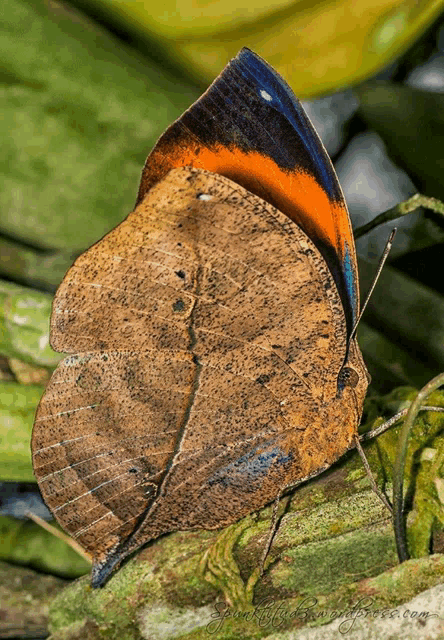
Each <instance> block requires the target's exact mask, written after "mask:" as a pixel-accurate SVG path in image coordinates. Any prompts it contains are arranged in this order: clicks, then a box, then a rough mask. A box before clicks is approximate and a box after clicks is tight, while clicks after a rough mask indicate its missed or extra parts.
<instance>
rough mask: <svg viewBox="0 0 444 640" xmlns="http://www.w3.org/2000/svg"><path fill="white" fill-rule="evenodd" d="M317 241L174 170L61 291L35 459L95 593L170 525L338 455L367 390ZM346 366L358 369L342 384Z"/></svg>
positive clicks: (238, 508)
mask: <svg viewBox="0 0 444 640" xmlns="http://www.w3.org/2000/svg"><path fill="white" fill-rule="evenodd" d="M346 340H347V338H346V326H345V319H344V312H343V308H342V304H341V300H340V297H339V295H338V292H337V289H336V286H335V283H334V280H333V278H332V276H331V273H330V271H329V269H328V267H327V265H326V263H325V261H324V259H323V258H322V256H321V254H320V253H319V251H318V250H317V249H316V247H315V246H314V244H313V243H312V242H311V241H310V239H309V238H308V237H307V236H306V235H305V233H304V232H303V231H301V229H300V228H299V227H298V226H297V225H296V224H295V223H293V222H292V221H291V220H289V219H288V218H287V217H286V216H285V215H284V214H282V213H281V212H279V211H278V210H276V209H275V208H274V207H273V206H271V205H269V204H267V203H266V202H265V201H263V200H262V199H260V198H259V197H257V196H255V195H253V194H251V193H250V192H248V191H246V190H245V189H243V188H242V187H240V186H238V185H236V184H235V183H233V182H231V181H230V180H229V179H227V178H224V177H222V176H219V175H216V174H213V173H209V172H206V171H202V170H197V169H190V168H181V169H174V170H172V171H171V172H170V173H169V174H168V175H167V176H166V177H165V178H164V179H163V180H162V181H161V182H160V183H159V184H157V185H156V186H155V187H153V188H152V189H151V190H150V191H149V192H148V193H147V194H146V196H145V198H144V199H143V201H142V202H141V203H140V205H139V206H138V207H137V208H136V209H135V211H134V212H133V213H131V214H130V215H129V216H128V218H127V219H126V220H125V221H124V222H123V223H122V224H121V225H119V226H118V227H117V228H116V229H115V230H114V231H112V232H111V233H109V234H108V235H107V236H105V238H103V239H102V240H101V241H100V242H98V243H97V244H96V245H94V246H93V247H92V248H91V249H89V251H87V252H86V253H84V254H83V255H82V256H81V257H80V258H79V259H78V260H77V261H76V263H75V264H74V266H73V267H72V268H71V269H70V271H69V272H68V274H67V275H66V277H65V279H64V281H63V283H62V285H61V286H60V289H59V291H58V293H57V295H56V298H55V301H54V306H53V314H52V320H51V344H52V346H53V347H54V348H55V349H56V350H58V351H64V352H67V353H72V354H75V355H72V356H69V357H67V358H66V359H65V360H64V361H63V362H62V363H60V364H59V366H58V368H57V370H56V371H55V373H54V375H53V377H52V379H51V381H50V383H49V385H48V387H47V390H46V393H45V395H44V396H43V398H42V401H41V403H40V406H39V409H38V412H37V416H36V421H35V427H34V432H33V441H32V448H33V462H34V471H35V474H36V477H37V479H38V482H39V485H40V489H41V491H42V494H43V496H44V499H45V501H46V503H47V504H48V506H49V507H50V509H51V510H52V512H53V513H54V515H55V517H56V518H57V519H58V521H59V522H60V524H61V525H62V526H63V527H64V529H65V530H66V531H67V532H68V533H70V534H71V535H72V536H73V537H74V538H75V539H76V540H77V541H78V542H79V543H80V544H81V545H82V546H83V547H84V548H85V549H86V550H87V551H89V552H90V553H92V554H93V556H94V565H95V567H94V569H93V582H94V583H95V584H100V583H101V582H102V581H103V579H104V578H105V577H106V575H107V574H108V573H109V572H110V570H111V569H112V567H113V566H115V565H117V564H118V563H119V562H120V561H121V560H122V559H123V558H124V557H125V556H126V555H128V554H129V553H130V552H131V551H134V550H135V549H137V548H138V547H140V546H141V545H143V544H144V543H146V542H148V541H149V540H151V539H153V538H156V537H157V536H159V535H161V534H163V533H166V532H169V531H174V530H179V529H183V530H185V529H194V528H203V529H215V528H218V527H222V526H225V525H228V524H230V523H232V522H235V521H236V520H238V519H239V518H241V517H242V516H244V515H246V514H248V513H250V512H252V511H254V510H256V509H258V508H259V507H261V506H263V505H264V504H266V503H268V502H270V501H271V500H273V499H274V498H275V497H276V496H277V495H278V493H279V492H280V490H281V489H282V488H283V487H285V486H288V485H293V484H297V483H299V482H300V481H301V480H303V479H305V478H307V477H309V476H312V475H316V474H317V473H319V472H320V471H322V470H323V469H325V468H326V467H328V466H329V465H331V464H332V463H333V462H334V461H335V460H337V459H338V458H339V457H340V456H341V455H342V454H343V453H344V452H345V451H346V449H347V448H348V447H349V446H350V444H351V442H352V438H353V436H354V434H355V433H356V430H357V425H358V423H359V420H360V417H361V411H362V403H363V399H364V396H365V392H366V389H367V384H368V383H367V376H366V369H365V365H364V363H363V361H362V356H361V354H360V351H359V348H358V346H357V343H356V341H355V340H354V339H353V340H352V343H351V345H350V350H349V355H348V359H347V361H346V362H345V363H344V358H345V356H346ZM344 364H345V366H346V367H349V368H351V369H353V370H354V371H355V373H351V372H349V375H347V376H344V381H345V386H344V388H343V390H342V393H338V375H339V372H340V371H341V368H342V366H343V365H344Z"/></svg>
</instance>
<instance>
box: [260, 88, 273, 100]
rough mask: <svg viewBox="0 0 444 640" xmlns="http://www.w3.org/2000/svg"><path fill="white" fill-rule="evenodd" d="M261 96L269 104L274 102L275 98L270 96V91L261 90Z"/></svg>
mask: <svg viewBox="0 0 444 640" xmlns="http://www.w3.org/2000/svg"><path fill="white" fill-rule="evenodd" d="M260 94H261V97H262V98H263V99H264V100H266V101H267V102H271V101H272V100H273V98H272V97H271V96H270V94H269V93H268V91H265V89H261V91H260Z"/></svg>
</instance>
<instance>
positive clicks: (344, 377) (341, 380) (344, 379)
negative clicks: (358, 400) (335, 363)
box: [338, 367, 359, 393]
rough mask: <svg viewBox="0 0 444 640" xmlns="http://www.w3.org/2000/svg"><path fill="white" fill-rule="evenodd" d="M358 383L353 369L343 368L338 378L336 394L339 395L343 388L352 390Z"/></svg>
mask: <svg viewBox="0 0 444 640" xmlns="http://www.w3.org/2000/svg"><path fill="white" fill-rule="evenodd" d="M358 382H359V376H358V374H357V373H356V371H355V370H354V369H351V368H350V367H343V368H342V369H341V370H340V372H339V376H338V392H339V393H340V392H341V391H342V390H343V389H344V388H345V387H351V388H352V389H354V388H355V387H356V386H357V384H358Z"/></svg>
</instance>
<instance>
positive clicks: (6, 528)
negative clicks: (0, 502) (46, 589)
mask: <svg viewBox="0 0 444 640" xmlns="http://www.w3.org/2000/svg"><path fill="white" fill-rule="evenodd" d="M52 524H53V526H55V527H56V528H57V529H59V527H58V525H57V524H55V523H52ZM0 540H1V543H0V560H5V561H7V562H12V563H14V564H20V565H24V566H28V567H32V568H33V569H38V570H39V571H44V572H46V573H53V574H55V575H58V576H61V577H64V578H77V577H78V576H82V575H84V574H85V573H88V572H89V570H90V565H89V563H88V562H87V561H86V560H85V559H84V558H82V557H81V556H80V555H79V554H78V553H77V552H76V551H74V550H73V549H72V548H71V547H70V546H69V545H68V544H67V543H66V542H65V541H64V540H61V539H60V538H57V537H56V536H54V535H53V534H52V533H50V532H49V531H46V530H45V529H42V527H40V526H39V525H37V524H36V523H35V522H33V521H32V520H18V519H17V518H11V517H9V516H0Z"/></svg>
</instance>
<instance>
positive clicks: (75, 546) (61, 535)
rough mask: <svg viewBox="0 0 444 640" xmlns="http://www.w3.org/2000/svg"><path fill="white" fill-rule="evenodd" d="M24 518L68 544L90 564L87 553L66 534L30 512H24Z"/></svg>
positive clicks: (90, 560) (89, 557)
mask: <svg viewBox="0 0 444 640" xmlns="http://www.w3.org/2000/svg"><path fill="white" fill-rule="evenodd" d="M25 516H26V517H27V518H29V519H30V520H33V521H34V522H35V523H36V524H38V525H39V526H40V527H42V529H45V530H46V531H49V533H52V535H53V536H55V537H56V538H59V539H60V540H63V542H66V544H69V546H70V547H71V548H72V549H74V551H75V552H76V553H78V554H79V555H80V556H82V558H84V559H85V560H86V561H87V562H89V564H92V559H91V556H90V555H89V553H86V551H84V549H83V548H82V547H81V546H80V545H79V543H78V542H76V541H75V540H73V539H72V538H70V537H69V536H67V535H66V533H63V531H59V529H56V528H55V527H53V526H52V525H51V524H48V522H46V521H45V520H43V518H41V517H40V516H37V515H36V514H35V513H32V511H26V513H25Z"/></svg>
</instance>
